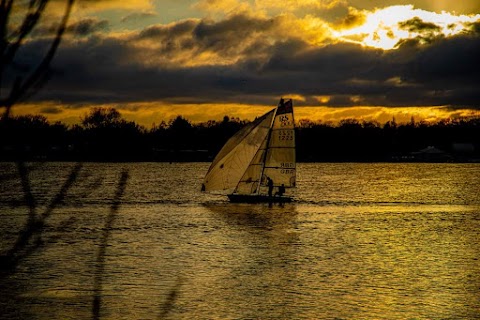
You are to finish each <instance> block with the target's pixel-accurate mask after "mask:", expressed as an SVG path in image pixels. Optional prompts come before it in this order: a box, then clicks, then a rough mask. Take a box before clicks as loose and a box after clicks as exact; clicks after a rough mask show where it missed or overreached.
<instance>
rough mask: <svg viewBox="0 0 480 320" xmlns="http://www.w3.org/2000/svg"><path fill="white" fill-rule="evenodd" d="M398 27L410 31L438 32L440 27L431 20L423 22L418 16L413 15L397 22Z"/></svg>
mask: <svg viewBox="0 0 480 320" xmlns="http://www.w3.org/2000/svg"><path fill="white" fill-rule="evenodd" d="M398 26H399V27H400V29H404V30H407V31H410V32H418V33H424V32H439V31H440V30H441V28H440V27H439V26H437V25H436V24H435V23H432V22H425V21H423V20H422V19H420V18H419V17H414V18H412V19H410V20H407V21H403V22H399V23H398Z"/></svg>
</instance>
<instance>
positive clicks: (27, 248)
mask: <svg viewBox="0 0 480 320" xmlns="http://www.w3.org/2000/svg"><path fill="white" fill-rule="evenodd" d="M17 167H18V172H19V175H20V179H21V181H22V188H23V193H24V199H25V203H26V204H27V206H28V208H29V213H28V219H27V222H26V224H25V226H24V228H23V230H21V231H20V232H19V236H18V239H17V241H16V242H15V244H14V245H13V246H12V248H11V249H10V250H8V251H7V253H6V254H5V255H3V256H1V257H0V261H1V264H0V265H1V266H2V269H3V270H2V271H3V272H2V273H0V278H1V277H2V276H6V275H8V274H10V273H11V272H13V271H15V269H16V267H17V266H18V264H19V263H20V261H21V260H22V259H24V258H25V257H27V256H29V255H30V254H31V253H32V252H34V251H35V250H36V249H37V248H38V247H39V246H40V245H41V244H42V241H41V235H42V233H43V229H44V227H45V222H46V219H48V217H49V216H50V215H51V213H52V212H53V210H54V209H55V208H56V207H57V206H58V205H59V204H60V203H61V201H62V200H63V199H64V198H65V196H66V194H67V192H68V190H69V189H70V188H71V187H72V185H73V183H74V182H75V181H76V179H77V177H78V174H79V172H80V170H81V168H82V164H81V163H78V164H77V165H76V166H75V167H73V168H72V170H71V172H70V174H69V176H68V178H67V180H66V181H65V182H64V184H63V185H62V187H61V189H60V191H59V192H58V193H57V195H56V196H55V197H54V198H53V199H52V201H51V202H50V204H49V205H48V206H47V208H46V209H45V211H44V212H43V213H42V214H37V213H36V208H37V205H36V203H35V198H34V197H33V195H32V190H31V186H30V179H29V170H28V168H27V166H26V165H25V163H23V162H19V163H18V164H17Z"/></svg>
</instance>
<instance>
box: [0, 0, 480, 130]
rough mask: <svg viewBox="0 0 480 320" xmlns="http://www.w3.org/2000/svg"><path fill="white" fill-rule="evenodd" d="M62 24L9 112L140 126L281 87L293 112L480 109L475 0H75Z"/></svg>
mask: <svg viewBox="0 0 480 320" xmlns="http://www.w3.org/2000/svg"><path fill="white" fill-rule="evenodd" d="M63 10H64V1H61V0H55V1H51V3H50V4H49V8H48V10H47V15H46V17H45V19H43V20H42V24H41V25H40V26H38V27H37V28H36V29H34V31H33V33H32V35H31V38H30V39H28V41H27V42H26V43H25V46H24V48H23V49H22V50H21V52H20V55H19V56H18V59H17V61H16V65H17V66H22V65H32V64H34V63H35V61H38V59H39V57H41V55H42V54H43V53H44V48H46V47H45V43H47V42H48V39H49V37H51V36H52V30H54V28H53V26H54V25H55V22H56V21H57V22H58V19H55V17H56V16H58V15H59V14H61V13H62V12H63ZM14 22H15V21H14V20H12V22H11V23H12V24H13V23H14ZM69 25H70V27H69V28H68V31H67V33H66V35H65V37H64V39H63V41H62V44H61V46H60V47H59V50H58V51H57V55H56V57H55V59H54V62H53V64H52V71H53V73H52V75H51V78H50V80H49V82H48V83H47V84H46V85H45V86H44V87H43V88H42V89H41V90H40V91H39V92H38V93H37V94H36V95H35V96H33V97H32V98H30V99H29V100H28V101H27V102H25V103H23V104H20V105H17V106H16V107H15V108H14V111H13V112H14V114H25V113H35V114H43V115H45V116H47V117H48V118H49V119H50V120H52V121H57V120H60V121H62V122H65V123H69V124H71V123H76V122H79V119H80V117H81V116H83V115H85V114H86V113H87V112H88V110H89V108H91V107H95V106H104V107H114V108H117V109H118V110H119V111H120V112H121V113H122V115H123V116H124V117H125V118H127V119H129V120H135V121H136V122H137V123H139V124H142V125H145V126H147V127H150V126H151V125H152V123H160V122H161V121H162V120H164V121H168V120H169V119H171V118H173V117H175V116H177V115H183V116H185V117H186V118H187V119H189V120H191V121H194V122H197V121H205V120H209V119H221V118H222V117H223V116H224V115H229V116H233V117H239V118H241V119H253V118H254V117H256V116H259V115H261V114H262V113H263V112H266V111H268V110H269V109H271V108H272V107H273V106H275V105H276V103H277V101H278V99H279V98H280V97H282V96H283V97H290V98H293V99H294V103H295V106H296V107H297V108H296V118H297V120H299V119H306V118H308V119H311V120H322V121H332V122H335V121H338V120H340V119H346V118H357V119H360V120H376V121H379V122H381V123H384V122H386V121H388V120H391V119H392V118H393V117H395V119H396V120H397V121H398V122H402V121H408V120H410V118H411V117H412V116H413V117H415V119H417V120H422V119H426V120H436V119H440V118H445V117H458V116H469V115H480V90H479V88H480V63H479V62H480V1H478V0H462V1H451V0H416V1H401V0H382V1H379V0H378V1H377V0H248V1H242V0H135V1H134V0H108V1H107V0H104V1H100V0H96V1H93V0H83V1H77V2H76V3H75V9H74V12H73V14H72V17H71V19H70V23H69ZM18 70H22V69H21V68H18ZM18 70H16V72H21V71H18ZM6 85H8V78H7V84H6Z"/></svg>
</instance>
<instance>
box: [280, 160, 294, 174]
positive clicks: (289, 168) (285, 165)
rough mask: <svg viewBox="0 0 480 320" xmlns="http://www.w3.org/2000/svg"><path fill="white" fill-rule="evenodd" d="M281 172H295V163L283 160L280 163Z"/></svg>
mask: <svg viewBox="0 0 480 320" xmlns="http://www.w3.org/2000/svg"><path fill="white" fill-rule="evenodd" d="M280 168H281V170H280V172H281V173H282V174H294V173H295V172H294V170H295V164H294V163H293V162H282V163H280Z"/></svg>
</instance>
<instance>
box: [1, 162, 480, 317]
mask: <svg viewBox="0 0 480 320" xmlns="http://www.w3.org/2000/svg"><path fill="white" fill-rule="evenodd" d="M202 165H203V164H175V165H171V166H169V165H166V164H141V165H140V164H134V165H133V164H132V165H130V164H129V165H124V164H122V165H121V166H120V165H118V164H108V165H106V164H88V165H85V166H86V167H87V169H88V171H80V176H82V175H83V177H84V179H85V180H84V181H82V183H84V184H80V185H73V187H72V188H71V189H70V190H69V193H68V194H67V195H66V197H65V198H64V201H63V203H62V204H61V205H59V206H58V207H55V208H54V210H53V209H52V213H51V215H50V216H49V219H48V221H47V224H46V226H45V229H44V233H42V235H41V237H40V238H41V241H40V242H39V245H38V249H37V250H36V251H33V252H32V253H31V254H30V255H28V256H27V257H26V258H25V259H24V260H22V261H21V263H19V265H18V267H17V268H16V269H15V270H11V271H10V273H8V274H7V275H6V276H5V275H4V274H0V275H2V278H0V288H1V289H2V295H0V311H2V313H0V318H2V316H4V315H5V317H6V318H8V319H42V320H43V319H90V318H95V317H96V318H98V319H192V318H194V319H480V285H479V284H480V264H479V261H478V259H479V256H480V255H479V253H480V240H479V239H478V230H480V205H479V202H478V194H477V191H478V189H477V186H478V183H479V182H478V181H480V179H478V178H479V177H478V175H479V173H478V171H476V170H475V168H472V167H470V166H458V165H452V166H451V165H446V166H441V167H438V168H437V167H435V166H433V165H429V166H424V165H414V164H411V165H404V164H400V165H386V164H377V165H364V164H357V165H354V164H345V165H344V166H341V165H339V164H305V165H301V166H299V173H301V174H303V176H300V178H301V179H300V180H299V182H303V183H302V187H301V188H299V191H300V193H299V194H297V199H298V201H297V202H296V203H292V204H285V205H282V206H281V205H272V206H269V205H267V204H260V205H241V204H230V203H227V202H225V201H224V200H221V199H220V200H219V198H218V197H211V196H207V195H204V194H201V193H200V192H198V191H197V188H196V187H197V186H198V185H199V184H198V183H197V182H198V181H201V178H202V175H201V174H197V173H198V172H199V171H202V170H203V169H205V170H206V169H207V166H206V165H204V167H202ZM64 166H66V167H67V168H70V167H71V166H68V165H65V164H64ZM52 167H53V169H52V170H50V171H49V170H47V169H48V167H47V169H45V168H44V170H42V172H38V173H36V174H38V175H40V178H38V179H37V178H35V176H33V178H32V179H33V180H32V190H33V191H35V192H38V193H40V194H42V195H43V196H44V197H45V198H46V199H48V198H49V197H50V193H52V194H53V195H55V191H56V188H54V187H52V188H51V189H48V190H47V191H45V190H44V191H43V192H40V191H38V190H42V189H41V188H40V189H35V188H38V187H36V186H38V185H42V184H43V183H45V179H51V181H56V180H55V174H57V172H58V174H62V175H63V176H64V175H65V172H66V171H63V173H62V170H59V169H58V164H55V165H52ZM119 167H120V168H126V170H127V171H129V177H130V178H129V179H128V181H125V189H122V190H123V191H124V192H123V191H122V193H121V195H122V202H121V203H120V202H113V203H112V199H115V195H120V193H119V192H118V190H117V189H119V188H118V187H116V186H118V185H119V180H118V178H119V174H118V173H119V172H121V171H120V170H119ZM462 168H463V169H462ZM200 169H202V170H200ZM95 170H96V171H95ZM169 170H170V171H171V172H170V173H169ZM462 170H463V171H462ZM67 172H68V171H67ZM85 172H88V175H87V174H86V173H85ZM92 172H93V173H92ZM104 172H105V173H106V175H104V176H102V174H104ZM179 172H180V173H181V175H180V176H181V178H182V179H184V180H182V181H181V182H182V183H181V185H179V186H178V187H175V184H174V183H173V182H174V181H175V179H178V176H179ZM153 173H155V174H153ZM162 174H163V175H164V176H162ZM99 177H104V179H105V182H103V181H100V180H99ZM415 178H418V179H420V182H418V181H417V182H415ZM97 181H100V182H98V185H100V187H99V188H98V189H95V190H90V189H91V188H90V186H92V185H93V184H94V183H97ZM1 188H2V189H1V190H2V193H0V206H1V208H2V209H3V210H2V211H0V219H2V222H3V223H2V224H0V231H1V233H0V240H1V242H0V243H1V245H2V247H1V248H2V253H3V252H4V250H5V248H8V247H10V246H11V244H12V243H13V242H14V241H12V240H15V239H16V236H17V235H18V230H21V227H22V226H23V224H24V223H25V221H26V220H27V218H28V210H26V209H27V208H26V207H22V206H15V205H12V204H11V203H14V204H15V203H20V201H21V199H22V196H23V194H22V189H21V185H20V184H16V185H12V186H10V188H6V187H5V186H1ZM89 188H90V189H89ZM87 189H88V192H87ZM15 190H17V191H15ZM387 191H388V192H387ZM49 192H50V193H49ZM5 199H7V200H5ZM11 199H13V200H11ZM18 199H20V200H18ZM191 199H193V200H191ZM8 201H13V202H8ZM15 201H16V202H15ZM47 204H48V203H47ZM44 206H46V204H44V203H42V202H40V205H39V206H37V208H36V209H37V210H38V211H39V212H42V211H43V209H44ZM113 209H115V210H113ZM112 217H114V219H111V218H112ZM99 283H100V284H101V285H99ZM95 297H98V298H97V301H98V309H92V306H93V304H94V302H95V300H94V299H95Z"/></svg>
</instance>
